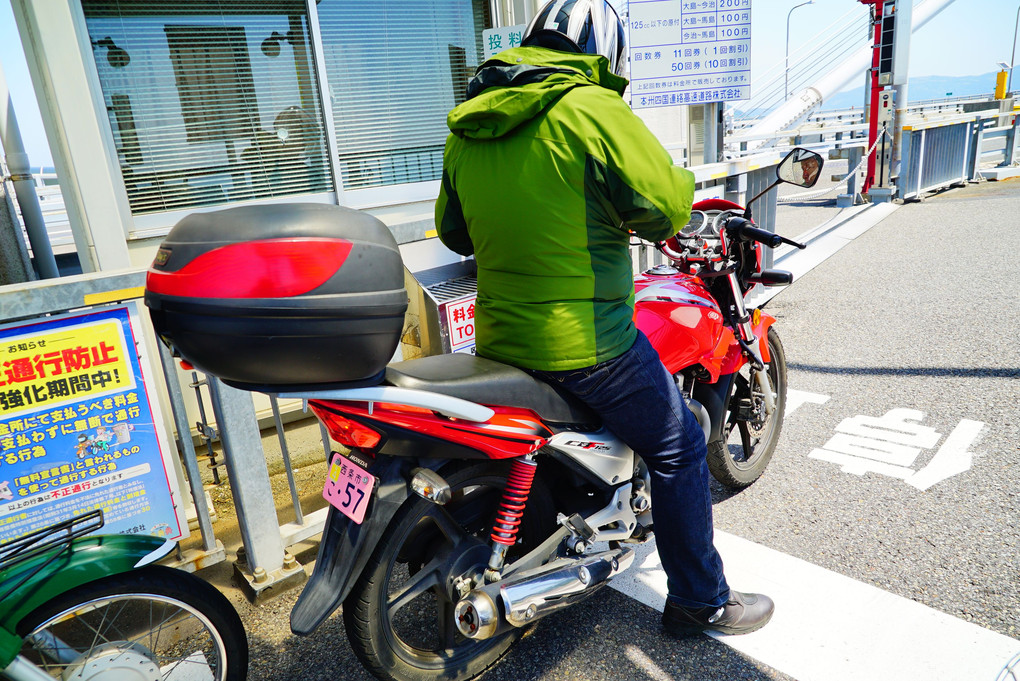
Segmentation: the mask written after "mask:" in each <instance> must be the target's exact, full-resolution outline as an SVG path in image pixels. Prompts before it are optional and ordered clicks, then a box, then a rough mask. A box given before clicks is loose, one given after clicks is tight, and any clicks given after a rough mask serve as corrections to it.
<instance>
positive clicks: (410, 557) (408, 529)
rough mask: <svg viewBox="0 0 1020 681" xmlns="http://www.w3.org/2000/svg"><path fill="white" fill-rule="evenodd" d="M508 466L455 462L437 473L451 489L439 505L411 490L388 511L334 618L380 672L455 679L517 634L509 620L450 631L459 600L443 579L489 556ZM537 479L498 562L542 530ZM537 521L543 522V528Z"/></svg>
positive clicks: (497, 654)
mask: <svg viewBox="0 0 1020 681" xmlns="http://www.w3.org/2000/svg"><path fill="white" fill-rule="evenodd" d="M507 472H508V466H507V465H505V464H504V463H496V462H481V463H472V464H467V465H464V464H458V465H455V466H454V467H452V469H451V468H450V467H447V468H444V469H443V470H442V471H441V473H442V475H443V477H444V478H445V480H446V481H447V482H448V483H449V485H450V489H451V491H452V492H453V498H452V499H451V500H450V501H449V502H447V504H446V505H444V506H439V505H437V504H434V503H432V502H430V501H426V500H424V499H422V498H420V497H418V496H414V495H412V496H411V497H410V498H409V499H408V500H407V501H406V502H405V503H404V505H403V506H402V507H401V508H400V510H398V511H397V514H396V515H395V516H394V518H393V521H392V523H391V525H390V527H389V528H388V529H387V530H386V533H385V534H384V535H383V537H382V539H380V541H379V546H378V547H377V548H376V550H375V553H374V554H373V555H372V558H371V559H370V560H369V563H368V565H367V566H366V567H365V570H364V572H362V574H361V577H360V578H359V580H358V582H357V584H356V585H355V586H354V588H353V590H352V591H351V594H350V595H349V596H348V597H347V599H346V600H345V601H344V608H343V615H344V624H345V626H346V628H347V636H348V638H349V639H350V642H351V646H352V648H353V649H354V652H355V654H356V655H357V656H358V658H359V659H360V660H361V662H362V664H363V665H364V666H365V668H366V669H368V670H369V672H371V673H372V674H373V675H374V676H376V677H377V678H379V679H384V680H385V681H465V680H466V679H472V678H474V677H476V676H478V675H479V674H481V673H482V672H484V671H485V670H486V669H488V668H489V667H491V666H492V665H494V664H495V663H496V662H498V661H499V659H500V658H501V657H503V655H504V654H506V652H507V651H508V650H509V649H510V647H511V646H512V645H513V644H514V643H516V642H517V640H518V639H519V638H520V637H521V635H522V634H523V633H524V630H523V629H512V630H511V631H508V632H506V633H503V634H501V635H498V636H494V637H493V638H489V639H484V640H473V639H470V638H466V637H464V636H463V635H462V634H460V632H459V631H458V630H457V627H456V623H455V621H454V616H453V608H454V606H455V605H456V601H457V600H458V599H459V596H457V595H456V594H455V593H454V592H453V588H452V584H451V583H452V581H453V580H454V579H455V577H456V576H457V575H461V574H464V572H469V571H477V572H481V570H483V569H484V568H485V566H486V564H487V562H488V560H489V556H490V553H491V545H490V543H489V539H488V536H489V532H490V531H491V529H492V521H493V518H494V516H495V513H496V510H497V508H498V507H499V503H500V501H501V500H502V491H503V487H504V486H505V485H506V478H507ZM549 498H550V495H549V493H548V492H547V491H546V490H544V489H542V488H541V485H540V480H539V478H536V480H535V483H534V484H533V486H532V490H531V496H530V497H529V500H528V504H527V510H526V512H525V514H524V517H523V519H522V522H521V526H520V531H519V533H518V543H517V544H516V545H515V546H513V547H511V549H510V551H508V554H507V562H510V561H512V560H514V559H515V558H516V557H519V556H521V555H524V553H526V552H527V551H529V550H531V549H532V548H534V547H535V546H537V544H538V543H540V542H541V541H542V540H543V539H545V537H546V536H548V534H549V533H551V532H552V531H553V529H552V528H548V527H547V526H548V524H549V523H548V522H545V521H551V519H552V518H553V516H554V513H553V511H552V509H551V507H549V502H548V499H549ZM543 527H546V528H547V531H546V532H545V534H543V533H542V532H543Z"/></svg>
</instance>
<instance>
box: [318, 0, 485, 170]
mask: <svg viewBox="0 0 1020 681" xmlns="http://www.w3.org/2000/svg"><path fill="white" fill-rule="evenodd" d="M489 4H490V3H489V2H487V1H486V0H452V1H451V0H373V1H372V2H365V1H364V0H320V2H318V5H317V7H318V19H319V26H320V30H321V34H322V44H323V53H324V57H325V69H326V74H327V77H328V79H329V94H330V98H331V103H332V111H333V124H334V126H335V129H336V136H337V145H338V156H339V168H340V175H341V177H342V178H343V185H344V188H345V189H360V188H368V187H385V186H389V185H401V184H408V183H415V182H425V181H430V180H437V179H439V178H440V177H441V175H442V164H443V146H444V144H445V141H446V136H447V134H448V132H449V130H448V129H447V127H446V115H447V113H448V112H449V111H450V109H451V108H453V107H454V106H455V105H456V104H459V103H460V102H461V101H463V99H464V92H465V89H466V87H467V81H468V79H469V78H470V77H471V76H472V75H473V74H474V71H475V69H476V68H477V66H478V65H479V64H480V63H481V62H482V55H483V45H482V31H483V30H484V29H486V28H488V27H489V26H491V18H490V15H489Z"/></svg>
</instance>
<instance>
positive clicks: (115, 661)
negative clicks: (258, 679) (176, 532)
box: [18, 565, 248, 681]
mask: <svg viewBox="0 0 1020 681" xmlns="http://www.w3.org/2000/svg"><path fill="white" fill-rule="evenodd" d="M18 633H19V634H20V635H21V636H23V637H24V638H25V643H24V645H23V646H22V650H21V655H22V656H24V657H25V658H27V660H28V661H29V662H31V663H33V664H35V665H36V666H37V667H39V668H40V669H41V670H42V671H44V672H45V673H47V674H49V675H50V676H53V677H54V678H58V679H83V680H88V681H123V680H124V679H132V680H137V681H158V680H175V679H203V681H243V680H244V679H245V678H246V676H247V674H248V640H247V638H246V637H245V633H244V626H243V625H242V624H241V619H240V618H239V617H238V616H237V611H235V610H234V607H233V606H232V605H231V604H230V601H228V600H227V599H226V598H225V597H224V596H223V594H221V593H220V592H219V591H217V590H216V589H215V588H214V587H212V586H211V585H209V584H208V583H207V582H205V581H203V580H201V579H200V578H198V577H196V576H194V575H191V574H188V573H186V572H182V571H180V570H172V569H170V568H165V567H161V566H155V565H153V566H147V567H144V568H141V569H138V570H134V571H132V572H125V573H122V574H118V575H113V576H111V577H106V578H104V579H100V580H97V581H95V582H90V583H88V584H85V585H84V586H81V587H78V588H77V589H75V590H73V591H69V592H67V593H64V594H61V595H59V596H57V597H56V598H54V599H53V600H51V601H48V602H47V603H45V604H43V605H42V606H40V607H39V608H37V609H36V610H34V611H33V612H32V613H30V614H29V615H28V616H27V617H25V619H23V620H22V621H21V622H20V623H19V625H18Z"/></svg>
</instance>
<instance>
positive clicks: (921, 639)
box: [611, 531, 1020, 681]
mask: <svg viewBox="0 0 1020 681" xmlns="http://www.w3.org/2000/svg"><path fill="white" fill-rule="evenodd" d="M715 544H716V547H717V548H718V549H719V553H720V554H722V557H723V562H724V563H725V565H726V578H727V580H728V581H729V583H730V586H731V587H733V588H735V589H737V590H741V591H759V592H761V593H765V594H768V595H769V596H770V597H771V598H772V599H774V600H775V601H776V614H775V615H774V616H773V618H772V621H771V622H769V624H768V625H767V626H766V627H765V628H763V629H761V630H759V631H757V632H755V633H753V634H747V635H744V636H719V637H718V640H719V641H720V642H722V643H725V644H726V645H728V646H730V647H732V648H734V649H735V650H738V651H740V652H741V653H744V654H746V655H749V656H751V657H753V658H755V659H756V660H758V661H760V662H762V663H764V664H767V665H769V666H770V667H773V668H774V669H777V670H779V671H781V672H783V673H784V674H788V675H789V676H792V677H793V678H795V679H797V681H917V680H918V679H925V681H995V679H996V678H997V676H998V674H999V672H1001V671H1002V670H1003V669H1004V667H1005V666H1006V665H1007V664H1009V662H1010V660H1011V658H1012V657H1013V656H1014V655H1016V654H1017V653H1020V641H1017V640H1015V639H1012V638H1009V637H1008V636H1003V635H1002V634H998V633H996V632H994V631H990V630H988V629H985V628H983V627H980V626H977V625H976V624H971V623H969V622H965V621H963V620H961V619H958V618H956V617H952V616H951V615H947V614H945V613H943V612H939V611H938V610H934V609H932V608H929V607H927V606H925V605H921V604H920V603H917V602H915V601H912V600H909V599H907V598H902V597H900V596H897V595H895V594H891V593H889V592H886V591H883V590H882V589H879V588H877V587H874V586H871V585H869V584H864V583H863V582H858V581H856V580H854V579H851V578H849V577H845V576H843V575H840V574H838V573H835V572H832V571H830V570H826V569H824V568H820V567H818V566H816V565H812V564H810V563H807V562H805V561H803V560H800V559H798V558H794V557H792V556H788V555H785V554H783V553H780V552H779V551H775V550H773V549H770V548H767V547H765V546H761V545H758V544H755V543H753V542H750V541H747V540H746V539H741V538H740V537H737V536H734V535H732V534H728V533H726V532H719V531H717V532H716V533H715ZM636 551H637V554H638V555H637V559H636V560H635V561H634V566H633V567H632V568H631V569H630V570H628V571H627V572H625V573H623V574H622V575H620V576H619V577H616V578H615V579H614V580H613V581H612V582H611V585H612V586H613V587H614V588H616V589H618V590H619V591H622V592H623V593H625V594H627V595H629V596H631V597H633V598H635V599H636V600H638V601H640V602H642V603H644V604H645V605H648V606H651V607H653V608H655V609H657V610H660V611H661V610H662V609H663V607H664V604H665V601H666V575H665V573H664V572H663V571H662V569H661V567H660V566H659V557H658V553H656V551H655V541H654V540H651V541H649V542H648V543H647V544H642V545H640V546H637V547H636Z"/></svg>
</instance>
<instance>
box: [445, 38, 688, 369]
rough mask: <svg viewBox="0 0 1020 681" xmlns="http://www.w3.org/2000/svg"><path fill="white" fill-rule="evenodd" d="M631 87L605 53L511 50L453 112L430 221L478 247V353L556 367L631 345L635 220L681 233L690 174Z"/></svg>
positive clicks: (459, 246)
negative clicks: (635, 105)
mask: <svg viewBox="0 0 1020 681" xmlns="http://www.w3.org/2000/svg"><path fill="white" fill-rule="evenodd" d="M626 86H627V81H626V80H625V79H623V78H620V77H619V76H616V75H614V74H612V73H611V72H610V71H609V68H608V61H607V60H606V59H605V58H604V57H597V56H592V55H581V54H568V53H564V52H557V51H553V50H547V49H542V48H537V47H524V48H515V49H511V50H507V51H505V52H501V53H500V54H497V55H496V56H495V57H493V58H492V59H490V60H489V61H487V62H486V63H485V64H483V65H482V67H481V68H480V69H479V70H478V73H477V75H476V76H475V77H474V79H473V80H472V81H471V83H470V85H469V86H468V100H467V101H466V102H464V103H463V104H461V105H460V106H458V107H456V108H455V109H454V110H453V111H451V112H450V114H449V117H448V119H447V123H448V125H449V127H450V130H451V131H452V133H451V135H450V136H449V137H448V138H447V141H446V151H445V154H444V157H443V181H442V187H441V190H440V194H439V200H438V201H437V203H436V226H437V229H438V232H439V237H440V239H442V241H443V243H444V244H446V245H447V246H448V247H449V248H451V249H453V250H454V251H456V252H457V253H460V254H462V255H471V254H472V253H474V255H475V259H476V261H477V265H478V301H477V304H476V305H475V342H476V348H477V352H478V354H479V355H483V356H485V357H490V358H492V359H495V360H498V361H501V362H505V363H507V364H513V365H515V366H519V367H524V368H529V369H542V370H547V371H556V370H567V369H579V368H583V367H588V366H591V365H593V364H596V363H598V362H602V361H605V360H608V359H612V358H614V357H617V356H618V355H620V354H622V353H624V352H625V351H627V350H628V349H629V348H630V346H631V345H632V344H633V343H634V339H635V338H636V337H637V330H636V329H635V327H634V322H633V317H634V282H633V275H632V272H631V259H630V254H629V250H628V243H629V235H628V230H631V231H633V232H635V233H636V234H638V235H640V236H641V237H644V238H645V239H649V240H662V239H665V238H667V237H669V236H672V235H673V234H675V233H676V232H677V230H679V229H680V228H681V227H682V226H683V225H684V224H686V222H687V220H688V219H689V218H690V212H691V201H692V197H693V195H694V176H693V175H692V174H691V173H690V172H689V171H687V170H685V169H683V168H680V167H677V166H674V165H673V161H672V159H671V158H670V156H669V154H668V153H667V152H666V150H665V149H663V147H662V145H661V144H660V143H659V141H658V140H657V139H656V138H655V136H654V135H652V133H651V132H650V131H649V130H648V128H646V127H645V125H644V123H643V122H642V121H641V120H640V119H639V118H638V117H637V116H636V115H634V113H633V112H632V111H631V110H630V108H629V107H628V106H627V104H626V103H625V102H624V101H623V98H622V97H621V95H622V93H623V90H624V88H626Z"/></svg>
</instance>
